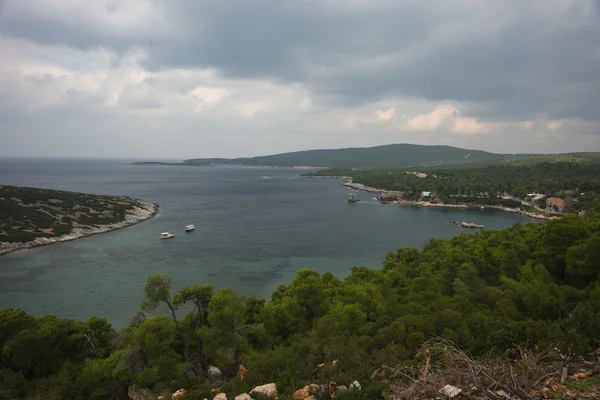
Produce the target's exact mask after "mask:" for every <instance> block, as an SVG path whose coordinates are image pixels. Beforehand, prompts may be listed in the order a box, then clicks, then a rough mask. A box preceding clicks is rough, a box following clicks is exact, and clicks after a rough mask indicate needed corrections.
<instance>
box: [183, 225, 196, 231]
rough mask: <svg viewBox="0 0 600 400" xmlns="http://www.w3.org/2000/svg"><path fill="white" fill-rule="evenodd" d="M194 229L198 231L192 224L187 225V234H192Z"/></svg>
mask: <svg viewBox="0 0 600 400" xmlns="http://www.w3.org/2000/svg"><path fill="white" fill-rule="evenodd" d="M194 229H196V227H195V226H194V225H192V224H190V225H186V226H185V231H186V232H191V231H193V230H194Z"/></svg>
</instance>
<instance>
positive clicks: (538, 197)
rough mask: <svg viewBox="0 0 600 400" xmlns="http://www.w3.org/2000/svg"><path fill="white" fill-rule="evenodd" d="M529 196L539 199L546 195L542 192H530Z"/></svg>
mask: <svg viewBox="0 0 600 400" xmlns="http://www.w3.org/2000/svg"><path fill="white" fill-rule="evenodd" d="M527 197H531V198H532V199H533V200H539V199H542V198H544V197H546V195H543V194H541V193H529V194H528V195H527Z"/></svg>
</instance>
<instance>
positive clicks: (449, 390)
mask: <svg viewBox="0 0 600 400" xmlns="http://www.w3.org/2000/svg"><path fill="white" fill-rule="evenodd" d="M460 392H462V389H459V388H457V387H456V386H452V385H446V386H444V387H443V388H441V389H440V393H442V394H443V395H446V396H448V397H450V398H453V397H455V396H457V395H458V394H460Z"/></svg>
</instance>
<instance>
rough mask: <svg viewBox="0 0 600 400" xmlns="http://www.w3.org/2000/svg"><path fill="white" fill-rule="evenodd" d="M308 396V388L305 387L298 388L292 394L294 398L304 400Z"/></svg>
mask: <svg viewBox="0 0 600 400" xmlns="http://www.w3.org/2000/svg"><path fill="white" fill-rule="evenodd" d="M308 396H310V394H309V393H308V390H306V388H302V389H298V390H296V391H295V392H294V394H293V397H294V399H296V400H304V399H306V398H307V397H308Z"/></svg>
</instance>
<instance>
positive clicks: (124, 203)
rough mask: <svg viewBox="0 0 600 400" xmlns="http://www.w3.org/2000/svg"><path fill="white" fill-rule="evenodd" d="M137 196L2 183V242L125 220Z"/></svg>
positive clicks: (66, 232)
mask: <svg viewBox="0 0 600 400" xmlns="http://www.w3.org/2000/svg"><path fill="white" fill-rule="evenodd" d="M134 207H141V203H140V202H139V201H138V200H135V199H132V198H130V197H122V196H99V195H93V194H85V193H73V192H65V191H61V190H48V189H37V188H28V187H17V186H0V242H30V241H32V240H35V239H36V238H41V237H55V236H62V235H66V234H69V233H71V232H72V230H73V228H74V227H93V226H96V225H106V224H114V223H117V222H122V221H124V220H125V215H126V214H127V212H128V211H130V210H133V209H134Z"/></svg>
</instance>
